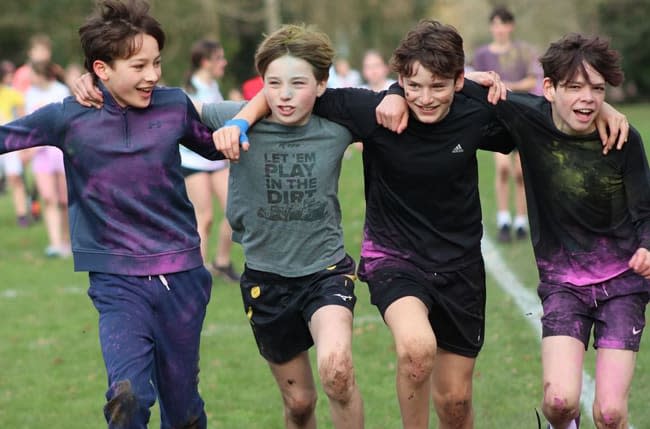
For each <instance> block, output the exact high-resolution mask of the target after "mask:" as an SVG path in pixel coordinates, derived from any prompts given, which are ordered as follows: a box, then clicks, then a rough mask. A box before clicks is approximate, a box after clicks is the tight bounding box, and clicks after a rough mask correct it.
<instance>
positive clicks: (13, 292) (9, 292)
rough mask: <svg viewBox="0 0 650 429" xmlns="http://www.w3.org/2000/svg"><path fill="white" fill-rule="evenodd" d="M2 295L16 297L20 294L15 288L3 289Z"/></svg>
mask: <svg viewBox="0 0 650 429" xmlns="http://www.w3.org/2000/svg"><path fill="white" fill-rule="evenodd" d="M1 296H2V297H3V298H15V297H17V296H18V291H17V290H14V289H7V290H3V291H2V294H1Z"/></svg>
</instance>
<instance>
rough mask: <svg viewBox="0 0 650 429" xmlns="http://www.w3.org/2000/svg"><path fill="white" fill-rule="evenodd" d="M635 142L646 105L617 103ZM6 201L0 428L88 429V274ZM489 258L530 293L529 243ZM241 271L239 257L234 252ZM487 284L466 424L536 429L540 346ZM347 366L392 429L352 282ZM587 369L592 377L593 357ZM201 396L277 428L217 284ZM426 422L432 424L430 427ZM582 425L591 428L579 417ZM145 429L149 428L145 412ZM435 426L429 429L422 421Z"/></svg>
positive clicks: (381, 344)
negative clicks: (58, 254)
mask: <svg viewBox="0 0 650 429" xmlns="http://www.w3.org/2000/svg"><path fill="white" fill-rule="evenodd" d="M623 109H624V111H625V112H626V113H627V114H628V116H629V118H630V120H631V122H632V123H633V124H636V125H637V127H638V128H639V130H640V131H641V133H642V135H644V136H645V140H646V141H648V142H650V125H646V121H644V119H645V118H646V117H648V115H650V106H633V107H627V106H626V107H623ZM480 164H481V166H480V175H481V194H482V200H483V211H484V219H485V228H486V236H487V237H488V238H492V237H494V235H495V231H494V226H493V222H492V220H493V219H494V195H493V194H494V192H493V186H492V184H493V173H492V157H491V155H490V154H487V153H482V154H480ZM340 197H341V204H342V207H343V211H344V213H343V214H344V219H343V221H344V228H345V233H346V245H347V248H348V252H349V253H350V254H351V255H353V256H354V257H355V258H358V255H359V244H360V240H361V227H362V222H363V213H364V202H363V186H362V173H361V156H360V154H359V153H357V152H352V156H351V158H350V159H347V160H346V161H345V162H344V170H343V174H342V178H341V186H340ZM14 224H15V223H14V219H13V215H12V210H11V207H10V201H9V198H8V196H7V195H6V194H5V195H2V196H0V320H1V322H2V323H1V324H0V428H2V429H4V428H27V429H41V428H47V429H93V428H102V427H105V423H104V419H103V416H102V407H103V405H104V397H103V395H104V392H105V389H106V381H105V374H104V366H103V361H102V358H101V354H100V350H99V343H98V339H97V314H96V311H95V309H94V308H93V306H92V304H91V302H90V300H89V298H88V297H87V296H86V288H87V275H86V274H85V273H74V272H73V271H72V262H71V261H69V260H65V261H61V260H48V259H46V258H44V257H43V256H42V253H43V249H44V247H45V245H46V243H45V232H44V229H43V225H42V224H39V225H37V226H35V227H32V228H30V229H27V230H19V229H17V228H15V227H14ZM498 254H499V256H500V257H501V258H503V259H504V260H505V262H506V264H507V267H508V269H509V270H510V271H512V273H514V274H515V275H516V277H517V279H518V280H519V282H521V283H522V284H523V285H524V286H525V288H527V289H528V290H530V291H531V292H534V290H535V287H536V283H537V274H536V270H535V267H534V263H533V257H532V250H531V246H530V243H529V242H528V241H524V242H517V243H513V244H511V245H508V246H500V247H498ZM235 260H236V262H237V264H238V266H239V268H241V265H242V257H241V251H240V249H239V248H237V249H235ZM496 280H497V279H495V278H493V277H489V278H488V309H487V333H486V341H485V347H484V349H483V351H482V353H481V355H480V356H479V359H478V363H477V369H476V373H475V380H474V382H475V384H474V408H475V412H476V428H477V429H483V428H487V429H491V428H494V429H496V428H524V429H528V428H536V427H537V423H536V419H535V408H536V407H537V408H538V405H539V401H540V398H541V382H540V376H541V371H540V363H539V338H538V335H537V333H536V332H535V330H534V329H533V328H532V327H531V325H530V323H528V322H529V321H530V318H537V319H538V318H539V314H528V312H526V311H522V310H521V309H519V307H517V305H516V303H515V300H514V298H512V297H511V296H509V295H508V294H507V293H505V292H504V291H503V290H502V289H501V288H500V287H499V286H498V282H497V281H496ZM357 295H358V297H359V300H358V305H357V308H356V311H355V317H356V320H355V327H354V359H355V365H356V372H357V379H358V382H359V385H360V387H361V391H362V394H363V397H364V402H365V411H366V427H367V428H369V429H388V428H390V429H397V428H399V427H400V419H399V409H398V405H397V401H396V396H395V389H394V372H395V359H394V353H393V347H392V340H391V337H390V334H389V332H388V330H387V329H386V327H385V326H384V324H383V322H382V321H381V319H380V318H379V316H378V313H377V311H376V309H375V308H374V307H372V306H371V305H370V303H369V299H368V293H367V288H366V286H365V284H363V283H358V284H357ZM648 341H650V340H649V339H648V335H646V336H645V338H644V340H643V344H642V346H641V353H640V354H639V356H638V360H637V369H636V377H635V380H634V383H633V386H632V392H631V396H630V414H631V421H632V423H633V424H634V426H635V428H637V429H644V428H650V423H648V422H650V408H649V407H648V406H647V400H648V397H649V395H650V372H649V371H648V369H649V368H650V349H649V346H650V344H648ZM589 355H590V358H589V359H588V361H587V363H586V369H587V373H589V374H592V375H593V351H590V353H589ZM200 387H201V391H202V394H203V397H204V399H205V402H206V409H207V412H208V416H209V427H210V428H223V429H239V428H251V429H275V428H281V427H283V425H282V413H281V400H280V397H279V394H278V393H277V389H276V387H275V384H274V381H273V379H272V377H271V375H270V372H269V371H268V368H267V366H266V364H265V363H264V361H263V360H262V358H261V357H260V356H259V355H258V353H257V349H256V347H255V344H254V340H253V337H252V335H251V333H250V328H249V326H248V322H247V320H246V317H245V315H244V312H243V308H242V305H241V298H240V295H239V288H238V286H236V285H233V284H227V283H223V282H220V281H219V280H217V281H216V282H215V284H214V289H213V294H212V300H211V303H210V307H209V311H208V315H207V318H206V321H205V326H204V332H203V340H202V355H201V384H200ZM432 420H435V419H432ZM585 420H587V421H585V423H584V424H583V428H593V425H592V424H591V423H590V422H589V421H588V419H585ZM318 422H319V427H322V428H328V427H331V424H330V423H329V416H328V408H327V400H326V398H325V396H324V394H322V393H321V394H320V400H319V403H318ZM151 427H158V417H157V414H156V411H155V410H154V415H153V417H152V423H151ZM432 427H435V424H433V425H432Z"/></svg>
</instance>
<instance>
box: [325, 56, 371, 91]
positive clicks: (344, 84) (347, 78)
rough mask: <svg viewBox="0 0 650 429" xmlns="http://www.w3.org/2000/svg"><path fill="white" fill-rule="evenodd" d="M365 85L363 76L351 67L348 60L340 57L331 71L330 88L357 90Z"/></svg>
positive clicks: (328, 82)
mask: <svg viewBox="0 0 650 429" xmlns="http://www.w3.org/2000/svg"><path fill="white" fill-rule="evenodd" d="M362 84H363V80H362V79H361V74H360V73H359V72H358V71H357V70H355V69H353V68H352V66H350V62H349V61H348V59H347V58H343V57H340V58H338V59H337V60H336V61H335V62H334V65H333V66H332V68H331V70H330V78H329V80H328V81H327V86H328V88H356V87H360V86H361V85H362Z"/></svg>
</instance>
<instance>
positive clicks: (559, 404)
mask: <svg viewBox="0 0 650 429" xmlns="http://www.w3.org/2000/svg"><path fill="white" fill-rule="evenodd" d="M542 408H543V411H544V415H545V416H546V418H547V419H548V421H549V422H551V424H553V423H555V424H557V423H559V422H567V421H571V419H574V418H575V417H576V416H577V415H578V414H579V413H580V408H579V404H578V402H577V401H573V400H570V399H569V398H568V397H567V396H566V395H563V394H561V393H558V392H551V391H549V389H547V391H546V392H545V394H544V403H543V404H542Z"/></svg>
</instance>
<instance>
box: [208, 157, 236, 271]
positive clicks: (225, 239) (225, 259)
mask: <svg viewBox="0 0 650 429" xmlns="http://www.w3.org/2000/svg"><path fill="white" fill-rule="evenodd" d="M228 172H229V169H228V168H225V169H223V170H219V171H215V172H214V173H212V174H210V182H211V184H212V192H213V193H214V195H215V196H216V197H217V200H219V205H221V209H222V210H223V213H224V216H223V219H222V220H221V223H220V224H219V241H218V242H217V251H216V255H215V258H214V262H215V264H216V265H217V266H219V267H225V266H228V265H229V264H230V250H231V248H232V229H231V228H230V224H229V223H228V220H227V219H226V216H225V214H226V203H227V201H228Z"/></svg>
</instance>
